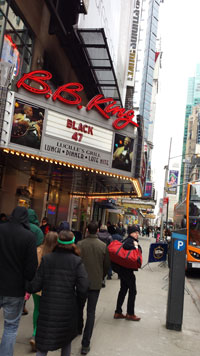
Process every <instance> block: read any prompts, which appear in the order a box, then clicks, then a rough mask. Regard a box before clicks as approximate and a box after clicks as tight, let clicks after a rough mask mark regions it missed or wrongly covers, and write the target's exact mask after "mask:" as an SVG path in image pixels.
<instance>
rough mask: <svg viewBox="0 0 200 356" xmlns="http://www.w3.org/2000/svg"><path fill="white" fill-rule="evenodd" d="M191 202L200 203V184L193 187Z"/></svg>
mask: <svg viewBox="0 0 200 356" xmlns="http://www.w3.org/2000/svg"><path fill="white" fill-rule="evenodd" d="M190 201H200V184H192V185H191V188H190Z"/></svg>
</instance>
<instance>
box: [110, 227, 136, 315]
mask: <svg viewBox="0 0 200 356" xmlns="http://www.w3.org/2000/svg"><path fill="white" fill-rule="evenodd" d="M139 233H140V227H139V225H132V226H130V227H129V228H128V237H127V238H126V239H125V240H123V248H124V249H125V250H134V249H140V250H141V247H140V245H139V244H138V236H139ZM112 265H114V266H113V267H114V268H113V269H114V271H115V272H117V273H118V276H119V278H120V290H119V294H118V298H117V306H116V310H115V314H114V319H126V320H131V321H139V320H140V318H139V317H138V316H136V315H135V298H136V294H137V290H136V278H135V274H134V269H130V268H125V267H122V266H120V265H118V264H112ZM127 292H128V301H127V314H126V315H124V314H123V313H122V305H123V302H124V299H125V297H126V294H127Z"/></svg>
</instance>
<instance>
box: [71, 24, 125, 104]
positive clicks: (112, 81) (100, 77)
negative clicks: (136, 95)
mask: <svg viewBox="0 0 200 356" xmlns="http://www.w3.org/2000/svg"><path fill="white" fill-rule="evenodd" d="M77 35H78V37H79V40H80V43H81V45H82V48H83V50H84V52H85V56H86V58H87V60H88V63H89V67H90V70H91V71H92V73H93V76H94V79H95V81H96V85H97V87H98V88H99V91H100V92H101V93H102V94H103V95H104V96H105V97H106V98H108V97H112V98H113V99H114V100H116V101H117V104H120V105H121V106H122V101H121V96H120V92H119V87H118V83H117V78H116V75H115V70H114V67H113V62H112V58H111V55H110V51H109V48H108V43H107V39H106V36H105V32H104V29H103V28H101V29H78V30H77Z"/></svg>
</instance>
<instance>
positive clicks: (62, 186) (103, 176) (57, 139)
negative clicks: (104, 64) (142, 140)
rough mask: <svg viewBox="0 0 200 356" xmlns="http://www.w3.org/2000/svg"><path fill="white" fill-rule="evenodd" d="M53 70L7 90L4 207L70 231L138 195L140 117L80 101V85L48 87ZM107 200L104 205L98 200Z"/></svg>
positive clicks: (100, 100)
mask: <svg viewBox="0 0 200 356" xmlns="http://www.w3.org/2000/svg"><path fill="white" fill-rule="evenodd" d="M50 78H51V73H50V72H47V71H34V72H31V73H28V74H25V75H24V76H22V77H21V78H20V79H19V80H18V82H17V83H16V91H9V92H8V96H7V101H6V107H5V115H4V121H3V127H2V134H1V206H0V210H1V212H5V213H7V214H9V213H10V212H11V211H12V209H13V208H14V207H15V206H16V205H22V206H23V205H24V206H30V207H32V208H33V209H35V211H36V212H37V214H38V216H39V218H40V219H41V218H42V217H43V216H47V217H48V218H49V219H50V222H51V224H53V225H54V224H57V223H58V222H59V221H61V220H68V221H69V222H70V224H71V226H72V227H73V229H75V230H79V229H83V227H84V226H85V224H86V223H87V221H89V220H90V219H93V218H94V219H95V220H98V221H100V220H102V214H103V210H104V209H103V207H104V208H105V207H106V204H105V202H107V203H108V204H110V203H111V204H112V199H115V200H116V199H120V198H122V197H141V194H142V192H141V183H140V180H138V179H135V178H134V170H135V162H136V157H135V152H136V142H137V139H136V138H137V128H138V123H137V118H135V116H134V111H132V110H125V109H124V108H122V107H119V106H116V105H115V104H116V103H115V102H114V100H113V99H112V98H105V97H103V95H96V96H95V97H94V98H92V99H91V100H90V101H89V102H88V103H87V105H86V106H83V105H82V101H81V96H80V95H79V94H80V92H84V87H83V86H82V85H81V84H80V83H67V84H65V85H63V86H62V87H59V88H57V90H55V91H54V92H52V90H51V88H50V85H49V82H48V80H49V79H50ZM103 202H104V205H103V204H102V203H103Z"/></svg>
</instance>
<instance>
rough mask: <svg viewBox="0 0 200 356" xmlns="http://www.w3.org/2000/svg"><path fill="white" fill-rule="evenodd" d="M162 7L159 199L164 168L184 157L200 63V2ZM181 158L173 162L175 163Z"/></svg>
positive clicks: (175, 1)
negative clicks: (190, 95)
mask: <svg viewBox="0 0 200 356" xmlns="http://www.w3.org/2000/svg"><path fill="white" fill-rule="evenodd" d="M164 1H165V2H164V4H161V5H160V18H159V23H160V27H159V35H160V37H161V50H162V52H163V55H162V69H161V70H160V75H159V93H158V96H157V108H156V120H155V131H154V149H153V155H152V168H153V170H154V181H155V188H156V190H157V191H158V199H159V198H161V197H162V196H163V187H164V166H165V165H167V162H168V153H169V144H170V137H172V150H171V155H170V156H171V157H174V156H178V155H181V154H182V141H183V130H184V119H185V106H186V99H187V84H188V78H189V77H192V76H194V75H195V70H196V64H197V63H198V62H200V40H199V38H200V0H190V1H186V0H164ZM177 162H179V163H180V158H179V159H171V160H170V168H172V164H174V163H177Z"/></svg>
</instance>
